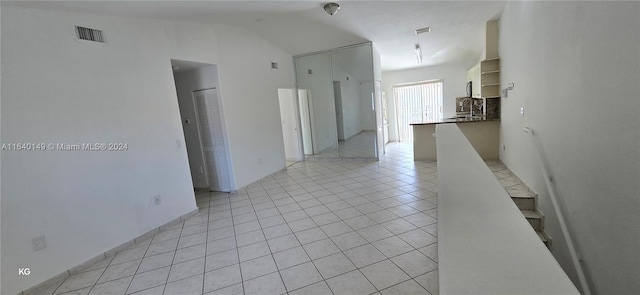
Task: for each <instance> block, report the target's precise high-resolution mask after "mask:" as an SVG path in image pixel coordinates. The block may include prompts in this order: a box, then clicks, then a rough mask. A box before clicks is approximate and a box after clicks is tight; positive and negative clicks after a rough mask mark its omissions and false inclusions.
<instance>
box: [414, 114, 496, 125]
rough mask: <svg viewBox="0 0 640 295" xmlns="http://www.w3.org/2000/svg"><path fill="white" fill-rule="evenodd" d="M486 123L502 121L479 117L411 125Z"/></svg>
mask: <svg viewBox="0 0 640 295" xmlns="http://www.w3.org/2000/svg"><path fill="white" fill-rule="evenodd" d="M485 121H500V119H495V118H487V117H485V116H478V117H473V118H442V119H440V120H435V121H426V122H420V123H411V124H409V125H412V126H415V125H435V124H446V123H472V122H485Z"/></svg>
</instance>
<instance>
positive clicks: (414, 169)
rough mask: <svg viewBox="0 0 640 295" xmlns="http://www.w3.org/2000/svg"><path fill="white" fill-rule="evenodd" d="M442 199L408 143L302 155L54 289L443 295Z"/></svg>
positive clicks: (202, 199) (212, 196)
mask: <svg viewBox="0 0 640 295" xmlns="http://www.w3.org/2000/svg"><path fill="white" fill-rule="evenodd" d="M354 151H356V150H354ZM345 152H348V151H345ZM503 178H504V179H503V181H511V180H510V179H509V178H508V176H506V177H503ZM514 188H516V189H517V186H514ZM436 196H437V173H436V163H435V162H433V163H431V162H429V163H427V162H414V161H413V151H412V146H411V145H407V144H390V145H387V154H386V155H385V157H384V158H383V159H382V160H381V161H380V162H365V161H344V162H340V161H332V162H313V161H308V162H298V163H295V164H292V165H291V166H288V167H287V170H286V171H283V172H278V173H276V174H274V175H271V176H268V177H266V178H264V179H262V180H260V181H257V182H255V183H252V184H250V185H249V186H247V187H246V188H243V189H240V190H238V192H237V193H235V194H229V193H218V192H211V193H208V192H198V193H197V194H196V202H197V204H198V206H201V207H202V208H201V210H200V211H199V212H198V213H197V214H196V215H193V216H192V217H191V218H189V219H187V220H185V221H181V222H178V223H176V224H175V225H173V226H171V227H168V228H166V229H163V230H162V231H161V232H159V233H157V234H156V235H155V236H154V237H153V238H150V239H148V240H145V241H141V242H140V241H139V242H138V243H137V244H134V245H132V246H131V247H129V248H127V249H126V250H124V251H120V252H119V253H118V254H117V255H115V257H113V258H109V259H107V260H105V261H101V262H98V263H96V264H94V265H91V266H89V267H87V268H86V269H85V270H83V273H80V274H77V275H74V276H70V277H69V278H67V279H66V280H64V281H61V282H58V284H57V285H56V286H53V287H52V288H51V289H50V291H49V292H47V293H46V294H51V293H52V292H54V290H55V292H56V294H60V293H63V292H65V293H69V294H84V295H86V294H88V293H89V291H91V290H93V291H91V292H92V294H108V293H116V294H123V292H125V290H126V292H128V293H135V294H143V295H144V294H147V295H150V294H158V295H161V294H165V295H166V294H168V295H171V294H202V293H203V294H238V295H240V294H286V293H289V294H349V295H351V294H380V295H382V294H385V295H386V294H428V293H427V292H430V293H431V294H437V293H438V285H437V281H438V273H437V197H436ZM416 249H417V250H416ZM205 255H206V256H205ZM107 267H108V268H107ZM358 268H359V269H358ZM363 273H364V274H363ZM410 277H413V279H411V278H410ZM283 279H284V281H283ZM243 280H244V281H243ZM167 281H168V283H167ZM371 283H373V285H372V284H371ZM374 285H375V286H374ZM58 286H59V287H58ZM376 287H377V288H376ZM56 288H57V290H56Z"/></svg>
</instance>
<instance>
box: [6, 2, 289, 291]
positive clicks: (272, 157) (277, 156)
mask: <svg viewBox="0 0 640 295" xmlns="http://www.w3.org/2000/svg"><path fill="white" fill-rule="evenodd" d="M1 21H2V26H1V28H2V32H1V33H2V34H1V37H2V68H1V70H2V77H3V81H2V82H3V83H2V85H3V86H4V87H2V104H3V108H2V116H1V117H2V128H3V129H2V142H3V143H9V142H63V143H65V142H68V143H82V142H123V143H128V145H129V150H128V151H126V152H53V151H46V152H3V153H2V164H3V165H2V172H3V173H2V174H3V179H2V182H3V186H2V251H3V253H2V254H3V257H2V270H3V272H2V276H3V277H2V281H3V285H2V290H1V291H0V292H1V293H3V294H13V293H17V292H19V291H20V290H23V289H26V288H28V287H30V286H33V285H35V284H37V283H39V282H41V281H43V280H45V279H47V278H49V277H51V276H53V275H55V274H58V273H60V272H62V271H64V270H66V269H68V268H71V267H73V266H76V265H78V264H80V263H82V262H84V261H86V260H87V259H89V258H92V257H94V256H95V255H97V254H99V253H101V252H103V251H105V250H108V249H111V248H112V247H114V246H116V245H119V244H121V243H123V242H125V241H127V240H130V239H132V238H134V237H136V236H138V235H140V234H142V233H144V232H146V231H148V230H150V229H153V228H155V227H157V226H159V225H162V224H164V223H166V222H168V221H170V220H172V219H174V218H176V217H178V216H180V215H183V214H185V213H187V212H190V211H191V210H194V209H195V208H196V205H195V199H194V194H193V190H192V183H191V179H190V171H189V166H188V159H187V153H186V149H185V145H184V137H183V134H182V127H181V123H180V114H179V110H178V102H177V97H176V89H175V85H174V81H173V77H172V73H171V66H170V59H172V58H173V59H181V60H190V61H198V62H204V63H211V64H217V65H218V70H219V74H220V90H221V95H222V98H223V107H224V109H225V111H226V120H227V127H228V131H229V145H230V149H231V156H232V162H233V165H234V168H235V169H234V176H235V180H236V185H237V187H242V186H245V185H247V184H249V183H251V182H253V181H255V180H258V179H260V178H262V177H264V176H266V175H268V174H270V173H272V172H275V171H277V170H279V169H282V168H283V167H284V149H283V143H282V130H281V128H280V123H279V116H278V98H277V88H278V87H286V88H293V87H294V78H293V71H292V70H293V64H292V61H291V56H290V55H289V54H287V53H285V52H283V51H281V50H279V49H278V48H276V47H275V46H273V45H272V44H270V43H268V42H267V41H265V40H262V39H260V38H258V37H257V36H256V35H254V34H252V33H249V32H248V31H246V30H244V29H240V28H235V27H226V26H212V25H203V24H190V23H172V22H163V21H150V20H137V19H129V18H118V17H110V16H102V15H90V14H78V13H66V12H53V11H41V10H33V9H18V8H14V7H9V6H7V5H5V3H3V6H2V15H1ZM74 25H85V26H89V27H95V28H98V29H102V30H104V31H105V36H106V38H107V42H108V44H107V45H106V46H102V45H94V44H86V43H81V42H76V41H75V40H74V37H75V35H74V31H73V27H74ZM271 61H275V62H279V63H280V70H271V68H270V62H271ZM260 158H261V159H262V165H258V164H257V163H258V159H260ZM155 194H160V195H161V196H162V204H161V205H160V206H155V207H151V208H148V202H149V201H150V199H151V198H152V196H153V195H155ZM116 216H117V217H116ZM42 234H44V235H46V237H47V243H48V247H47V248H46V249H44V250H42V251H38V252H34V251H32V250H31V239H32V238H33V237H36V236H39V235H42ZM24 266H28V267H30V268H31V269H32V273H31V275H30V276H21V277H19V276H17V272H15V271H14V270H15V269H17V268H18V267H24Z"/></svg>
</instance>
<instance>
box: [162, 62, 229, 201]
mask: <svg viewBox="0 0 640 295" xmlns="http://www.w3.org/2000/svg"><path fill="white" fill-rule="evenodd" d="M171 64H172V67H173V77H174V82H175V86H176V92H177V97H178V106H179V109H180V117H181V120H182V129H183V132H184V138H185V145H186V148H187V156H188V158H189V167H190V170H191V179H192V182H193V187H194V190H196V191H206V192H209V191H222V192H229V191H231V190H232V189H233V188H234V181H233V173H232V172H233V169H232V165H231V159H230V155H229V148H228V144H227V142H228V139H227V133H226V132H227V131H226V127H225V124H224V110H223V107H222V102H221V99H220V94H219V92H218V84H219V82H218V71H217V67H216V65H212V64H204V63H197V62H189V61H180V60H171Z"/></svg>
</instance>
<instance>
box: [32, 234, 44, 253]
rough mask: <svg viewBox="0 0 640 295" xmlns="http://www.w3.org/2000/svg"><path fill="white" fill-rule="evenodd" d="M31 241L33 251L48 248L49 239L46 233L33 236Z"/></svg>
mask: <svg viewBox="0 0 640 295" xmlns="http://www.w3.org/2000/svg"><path fill="white" fill-rule="evenodd" d="M31 243H32V244H33V251H40V250H42V249H44V248H47V240H46V238H45V236H44V235H42V236H39V237H35V238H33V239H32V240H31Z"/></svg>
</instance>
